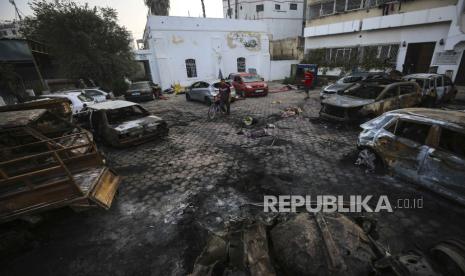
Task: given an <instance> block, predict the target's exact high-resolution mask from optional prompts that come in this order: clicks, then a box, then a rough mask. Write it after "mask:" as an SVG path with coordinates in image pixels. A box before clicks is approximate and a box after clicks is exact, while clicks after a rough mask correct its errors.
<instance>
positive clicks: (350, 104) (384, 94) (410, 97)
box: [320, 82, 421, 122]
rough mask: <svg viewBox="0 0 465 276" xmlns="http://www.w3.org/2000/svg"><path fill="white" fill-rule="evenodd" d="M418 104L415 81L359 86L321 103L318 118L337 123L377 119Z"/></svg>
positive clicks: (418, 92)
mask: <svg viewBox="0 0 465 276" xmlns="http://www.w3.org/2000/svg"><path fill="white" fill-rule="evenodd" d="M420 102H421V94H420V87H419V86H418V84H416V83H414V82H394V83H391V84H388V85H381V84H377V83H363V82H362V83H358V84H356V85H354V86H353V87H351V88H350V89H348V90H346V91H344V93H343V95H334V96H332V97H329V98H327V99H324V100H323V101H322V108H321V111H320V117H322V118H325V119H330V120H336V121H344V122H349V121H359V120H363V119H369V118H374V117H377V116H379V115H381V114H383V113H384V112H387V111H391V110H394V109H399V108H407V107H414V106H417V105H419V104H420Z"/></svg>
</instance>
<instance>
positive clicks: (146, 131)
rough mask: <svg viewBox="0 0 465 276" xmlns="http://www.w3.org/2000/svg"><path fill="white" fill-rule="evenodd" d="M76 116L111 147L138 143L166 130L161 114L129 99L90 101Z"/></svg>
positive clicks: (166, 131) (158, 135)
mask: <svg viewBox="0 0 465 276" xmlns="http://www.w3.org/2000/svg"><path fill="white" fill-rule="evenodd" d="M79 120H80V121H81V122H83V123H84V125H86V126H88V127H89V128H90V129H91V130H92V132H93V133H94V135H95V136H96V138H98V139H101V140H102V141H103V142H104V143H106V144H108V145H111V146H114V147H124V146H131V145H138V144H141V143H144V142H147V141H150V140H153V139H154V138H156V137H160V136H163V135H165V134H166V133H168V126H167V123H166V122H165V121H164V120H163V119H162V118H160V117H157V116H155V115H152V114H150V112H148V111H147V110H146V109H144V108H143V107H142V106H141V105H139V104H137V103H133V102H128V101H121V100H116V101H107V102H103V103H97V104H93V105H89V106H88V107H87V110H86V112H84V113H83V114H82V115H81V118H80V119H79Z"/></svg>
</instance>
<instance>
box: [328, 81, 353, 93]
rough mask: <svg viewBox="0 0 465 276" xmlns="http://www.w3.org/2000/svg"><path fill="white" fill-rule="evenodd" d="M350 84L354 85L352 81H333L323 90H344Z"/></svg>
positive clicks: (334, 91) (332, 91)
mask: <svg viewBox="0 0 465 276" xmlns="http://www.w3.org/2000/svg"><path fill="white" fill-rule="evenodd" d="M352 85H354V83H335V84H331V85H328V86H326V88H325V89H324V92H330V93H336V92H337V91H341V90H346V89H347V88H349V87H351V86H352Z"/></svg>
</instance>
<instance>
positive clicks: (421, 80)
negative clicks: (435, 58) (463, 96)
mask: <svg viewBox="0 0 465 276" xmlns="http://www.w3.org/2000/svg"><path fill="white" fill-rule="evenodd" d="M403 79H404V80H406V81H414V82H416V83H418V85H419V86H420V89H421V95H422V97H423V101H424V103H425V105H428V106H432V105H434V104H437V103H441V102H448V101H451V100H453V99H454V98H455V96H456V95H457V88H456V87H455V85H454V83H453V82H452V80H451V79H450V78H449V77H448V76H445V75H440V74H412V75H408V76H405V77H404V78H403Z"/></svg>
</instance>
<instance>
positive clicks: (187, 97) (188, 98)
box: [186, 93, 192, 102]
mask: <svg viewBox="0 0 465 276" xmlns="http://www.w3.org/2000/svg"><path fill="white" fill-rule="evenodd" d="M186 101H188V102H190V101H192V99H191V96H190V95H189V93H186Z"/></svg>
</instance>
